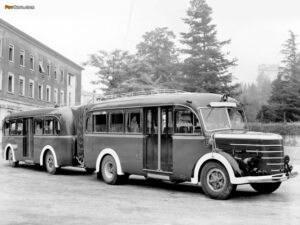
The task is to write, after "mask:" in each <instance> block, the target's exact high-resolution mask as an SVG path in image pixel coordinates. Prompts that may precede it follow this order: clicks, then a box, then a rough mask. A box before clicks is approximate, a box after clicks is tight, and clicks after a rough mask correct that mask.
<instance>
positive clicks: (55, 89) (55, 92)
mask: <svg viewBox="0 0 300 225" xmlns="http://www.w3.org/2000/svg"><path fill="white" fill-rule="evenodd" d="M54 103H55V104H57V103H58V92H57V88H54Z"/></svg>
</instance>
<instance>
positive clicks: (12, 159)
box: [8, 149, 19, 167]
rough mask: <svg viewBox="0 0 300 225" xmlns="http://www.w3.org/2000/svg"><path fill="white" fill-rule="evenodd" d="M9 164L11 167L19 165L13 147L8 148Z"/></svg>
mask: <svg viewBox="0 0 300 225" xmlns="http://www.w3.org/2000/svg"><path fill="white" fill-rule="evenodd" d="M8 164H9V165H10V166H11V167H17V166H18V165H19V162H18V161H14V156H13V152H12V150H11V149H9V150H8Z"/></svg>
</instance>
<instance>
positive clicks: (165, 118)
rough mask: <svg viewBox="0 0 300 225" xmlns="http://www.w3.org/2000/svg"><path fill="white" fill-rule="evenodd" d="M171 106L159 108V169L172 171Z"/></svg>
mask: <svg viewBox="0 0 300 225" xmlns="http://www.w3.org/2000/svg"><path fill="white" fill-rule="evenodd" d="M172 135H173V107H162V108H161V170H162V171H165V172H172V171H173V157H172V149H173V147H172V146H173V145H172Z"/></svg>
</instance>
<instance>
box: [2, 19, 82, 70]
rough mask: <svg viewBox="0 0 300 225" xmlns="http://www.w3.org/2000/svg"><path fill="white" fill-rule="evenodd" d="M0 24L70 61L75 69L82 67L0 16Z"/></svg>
mask: <svg viewBox="0 0 300 225" xmlns="http://www.w3.org/2000/svg"><path fill="white" fill-rule="evenodd" d="M0 25H2V26H4V27H5V28H7V29H9V30H10V31H12V32H14V33H15V34H17V35H18V36H21V37H23V38H25V39H27V40H29V41H30V42H35V43H37V44H38V45H40V46H41V47H42V48H44V50H47V51H50V52H52V53H54V56H57V57H60V58H62V59H63V60H65V61H67V62H69V63H71V64H72V65H73V66H75V67H77V69H80V70H83V69H84V68H83V67H81V66H79V65H78V64H77V63H75V62H73V61H71V60H70V59H68V58H66V57H65V56H63V55H62V54H60V53H58V52H57V51H55V50H53V49H52V48H50V47H48V46H47V45H45V44H43V43H42V42H40V41H38V40H37V39H35V38H33V37H31V36H30V35H28V34H26V33H25V32H23V31H21V30H20V29H18V28H16V27H14V26H13V25H11V24H9V23H8V22H6V21H4V20H3V19H1V18H0Z"/></svg>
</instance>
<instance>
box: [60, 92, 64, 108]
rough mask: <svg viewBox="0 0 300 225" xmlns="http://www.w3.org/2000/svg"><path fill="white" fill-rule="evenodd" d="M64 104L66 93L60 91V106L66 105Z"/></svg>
mask: <svg viewBox="0 0 300 225" xmlns="http://www.w3.org/2000/svg"><path fill="white" fill-rule="evenodd" d="M64 104H65V92H64V91H60V105H64Z"/></svg>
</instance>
